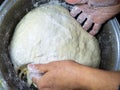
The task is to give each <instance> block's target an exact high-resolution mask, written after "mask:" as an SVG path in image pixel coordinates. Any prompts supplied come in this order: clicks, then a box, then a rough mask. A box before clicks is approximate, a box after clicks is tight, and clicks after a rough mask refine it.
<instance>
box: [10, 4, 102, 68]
mask: <svg viewBox="0 0 120 90" xmlns="http://www.w3.org/2000/svg"><path fill="white" fill-rule="evenodd" d="M10 56H11V59H12V61H13V64H14V66H15V68H18V67H20V66H22V65H25V64H28V63H42V64H44V63H49V62H52V61H59V60H74V61H76V62H78V63H80V64H83V65H88V66H91V67H98V66H99V62H100V51H99V46H98V42H97V40H96V38H95V37H93V36H91V35H90V34H88V33H87V32H86V31H84V30H83V29H82V28H81V26H80V25H79V23H78V22H77V21H76V20H75V19H74V18H72V17H71V16H70V14H69V12H68V10H66V9H65V8H63V7H61V6H57V5H42V6H40V7H38V8H36V9H34V10H32V11H30V12H29V13H28V14H27V15H26V16H25V17H24V18H23V19H22V20H21V21H20V23H19V24H18V25H17V27H16V29H15V33H14V35H13V38H12V41H11V44H10Z"/></svg>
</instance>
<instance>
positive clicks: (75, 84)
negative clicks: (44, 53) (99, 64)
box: [28, 60, 120, 90]
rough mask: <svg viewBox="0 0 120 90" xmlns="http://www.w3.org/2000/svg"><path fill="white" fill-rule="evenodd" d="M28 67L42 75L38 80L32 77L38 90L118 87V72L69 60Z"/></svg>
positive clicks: (94, 89)
mask: <svg viewBox="0 0 120 90" xmlns="http://www.w3.org/2000/svg"><path fill="white" fill-rule="evenodd" d="M28 67H29V68H32V70H34V71H35V72H36V73H44V74H43V76H42V77H41V76H40V78H39V77H38V76H37V77H36V76H33V77H32V80H33V82H34V83H35V84H36V85H37V87H38V89H39V90H118V86H119V85H120V72H113V71H104V70H99V69H94V68H90V67H87V66H84V65H81V64H78V63H76V62H73V61H71V60H65V61H57V62H51V63H48V64H29V65H28ZM33 73H34V72H33Z"/></svg>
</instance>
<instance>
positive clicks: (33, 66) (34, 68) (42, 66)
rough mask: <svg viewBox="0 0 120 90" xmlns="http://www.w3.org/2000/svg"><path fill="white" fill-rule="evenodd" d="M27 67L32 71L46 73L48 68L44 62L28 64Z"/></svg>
mask: <svg viewBox="0 0 120 90" xmlns="http://www.w3.org/2000/svg"><path fill="white" fill-rule="evenodd" d="M27 68H28V70H29V71H30V72H32V73H46V72H48V70H49V68H48V66H47V65H46V64H28V66H27Z"/></svg>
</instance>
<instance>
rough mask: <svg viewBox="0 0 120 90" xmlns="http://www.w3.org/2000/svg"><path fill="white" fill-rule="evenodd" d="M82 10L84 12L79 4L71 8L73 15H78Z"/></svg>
mask: <svg viewBox="0 0 120 90" xmlns="http://www.w3.org/2000/svg"><path fill="white" fill-rule="evenodd" d="M80 12H82V11H81V10H80V8H79V7H78V6H74V7H73V9H72V10H71V12H70V14H71V15H72V16H73V17H76V16H77V15H78V14H79V13H80Z"/></svg>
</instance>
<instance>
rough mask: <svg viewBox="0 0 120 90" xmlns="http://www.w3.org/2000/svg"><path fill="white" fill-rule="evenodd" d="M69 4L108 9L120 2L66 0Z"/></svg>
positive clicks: (119, 0)
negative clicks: (107, 7)
mask: <svg viewBox="0 0 120 90" xmlns="http://www.w3.org/2000/svg"><path fill="white" fill-rule="evenodd" d="M65 1H66V2H67V3H69V4H88V5H89V6H97V7H101V6H102V7H106V6H112V5H116V4H118V3H120V0H65Z"/></svg>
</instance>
